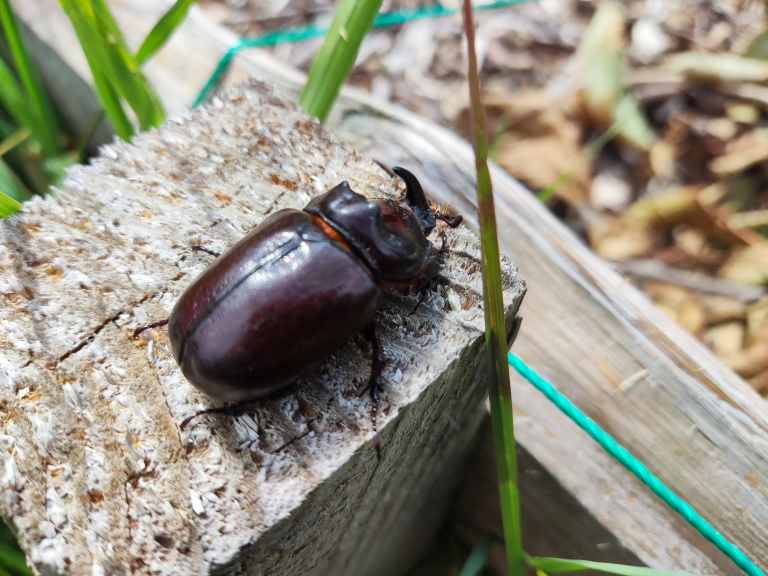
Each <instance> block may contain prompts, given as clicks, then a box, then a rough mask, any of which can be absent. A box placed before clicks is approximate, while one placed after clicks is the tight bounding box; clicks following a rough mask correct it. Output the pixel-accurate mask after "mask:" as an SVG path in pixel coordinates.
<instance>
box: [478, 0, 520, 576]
mask: <svg viewBox="0 0 768 576" xmlns="http://www.w3.org/2000/svg"><path fill="white" fill-rule="evenodd" d="M463 15H464V31H465V33H466V35H467V48H468V56H469V91H470V101H471V105H470V122H471V126H472V131H473V136H472V144H473V147H474V149H475V168H476V170H477V196H478V212H479V216H480V241H481V246H482V267H483V302H484V308H485V341H486V350H487V358H488V370H489V374H488V396H489V398H490V403H491V421H492V424H493V445H494V451H495V453H496V468H497V473H498V478H499V496H500V498H501V517H502V522H503V525H504V543H505V548H506V552H507V562H508V565H509V572H510V574H511V575H512V576H523V568H524V567H523V549H522V537H521V534H520V503H519V498H518V486H517V461H516V459H515V432H514V426H513V422H512V389H511V388H510V384H509V367H508V365H507V337H506V328H505V325H504V302H503V299H502V292H501V265H500V259H499V243H498V235H497V232H496V211H495V207H494V204H493V188H492V186H491V173H490V171H489V170H488V150H487V149H486V144H485V142H486V140H485V128H484V125H483V106H482V102H481V99H480V75H479V73H478V70H477V57H476V55H475V28H474V22H473V18H472V4H471V2H470V0H464V6H463Z"/></svg>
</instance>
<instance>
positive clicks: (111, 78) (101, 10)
mask: <svg viewBox="0 0 768 576" xmlns="http://www.w3.org/2000/svg"><path fill="white" fill-rule="evenodd" d="M59 4H61V6H62V8H63V9H64V11H65V12H66V14H67V16H68V17H69V19H70V21H71V22H72V25H73V27H74V28H75V32H76V34H77V37H78V39H79V41H80V44H81V45H82V47H83V52H84V53H85V56H86V59H87V60H88V65H89V66H90V68H91V72H92V73H93V75H94V77H95V76H97V75H100V76H101V78H102V81H103V82H102V83H103V84H107V85H109V86H111V91H112V93H113V96H116V98H115V97H113V98H112V102H111V104H114V102H115V101H120V100H124V101H125V102H127V103H128V105H129V106H130V107H131V108H132V109H133V111H134V112H135V113H136V117H137V118H138V119H139V126H140V127H141V128H142V129H146V128H149V127H150V126H157V125H159V124H160V122H162V119H163V116H164V114H163V110H162V106H161V105H160V101H159V99H158V98H157V95H156V94H155V93H154V91H153V90H152V88H151V87H150V86H149V83H148V82H147V81H146V78H145V77H144V75H143V74H142V73H141V70H140V69H139V65H138V63H137V62H136V61H135V60H134V59H133V57H132V56H131V54H130V53H129V52H128V49H127V48H126V46H125V42H124V41H123V39H122V35H121V34H120V31H119V30H118V29H117V26H116V24H115V23H114V20H113V19H112V17H111V15H110V14H109V12H108V10H107V9H106V7H105V6H104V5H103V4H100V3H99V2H98V1H97V0H94V2H93V3H89V2H87V1H86V0H59ZM97 90H98V92H99V96H100V97H103V96H104V94H105V91H104V87H103V86H102V87H101V88H99V87H98V86H97ZM104 105H105V110H106V112H107V114H108V115H109V117H110V119H111V120H113V124H114V125H115V128H116V129H117V126H118V125H119V124H124V122H122V121H121V120H115V118H116V116H114V115H113V114H114V113H115V112H116V110H115V109H114V107H113V110H112V111H110V110H109V109H108V108H107V102H104ZM121 136H122V134H121Z"/></svg>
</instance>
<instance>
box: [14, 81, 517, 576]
mask: <svg viewBox="0 0 768 576" xmlns="http://www.w3.org/2000/svg"><path fill="white" fill-rule="evenodd" d="M342 180H348V181H349V182H350V185H351V187H352V188H353V189H354V190H356V191H358V192H361V193H364V194H366V195H369V196H382V195H393V194H395V193H397V190H396V189H397V186H399V184H397V183H396V181H395V180H393V179H392V178H390V177H389V176H388V175H387V174H386V173H385V172H384V171H383V170H382V169H381V168H379V167H378V166H377V165H376V164H375V163H373V162H372V161H370V160H368V159H364V158H362V157H360V156H359V155H357V154H356V153H354V152H353V151H351V150H349V149H348V148H347V147H346V146H345V145H344V144H342V143H341V142H340V141H339V140H338V139H336V138H335V137H334V136H332V135H331V134H330V133H329V132H328V131H327V130H326V129H324V128H323V127H322V126H320V125H318V124H317V123H315V122H313V121H311V120H310V119H309V118H308V117H307V115H306V114H305V113H304V112H302V111H300V110H299V109H298V108H296V107H295V106H294V105H293V104H291V103H289V102H287V101H286V100H284V99H283V98H282V97H281V96H279V95H278V94H277V93H275V92H274V91H273V90H272V89H271V88H269V87H268V86H266V85H264V84H261V83H256V82H252V83H250V84H248V85H246V86H244V87H242V88H239V89H236V90H233V91H231V92H229V93H228V94H227V95H226V96H224V97H221V98H220V99H217V100H216V101H214V102H213V103H212V104H210V105H208V106H204V107H202V108H199V109H196V110H194V111H190V112H185V113H184V114H183V115H182V116H181V117H180V118H177V119H174V120H170V121H168V122H166V124H165V125H164V126H163V127H162V128H161V129H159V130H157V131H151V132H148V133H145V134H142V135H140V136H137V137H136V138H135V139H134V143H133V144H126V143H122V142H116V143H114V144H112V145H110V146H107V147H105V148H104V150H103V152H102V155H101V156H100V157H99V158H96V159H95V160H94V161H93V162H92V164H91V165H90V166H87V167H77V168H74V169H73V170H72V171H71V172H70V174H69V177H68V179H67V181H66V182H65V184H64V185H63V188H62V190H61V191H60V192H59V193H58V197H57V198H48V199H45V200H43V199H36V200H33V201H31V202H28V203H27V204H25V205H24V207H23V208H22V210H21V211H20V212H19V213H18V214H17V215H14V216H13V217H12V218H10V219H7V220H6V221H3V222H2V223H0V266H1V268H0V292H1V293H2V294H3V295H4V296H5V297H4V298H3V300H2V301H0V406H1V407H2V414H0V515H2V516H3V517H5V518H7V519H9V520H10V523H11V524H12V526H13V527H14V528H15V530H16V531H17V533H18V535H19V538H20V542H21V544H22V546H23V548H24V549H25V550H26V552H27V553H28V557H29V559H30V561H31V563H32V565H33V567H34V569H35V570H36V571H38V572H56V573H70V574H84V573H94V571H95V572H96V573H98V572H103V573H113V574H134V573H135V574H144V573H150V572H153V573H156V572H161V573H169V574H179V575H184V574H202V573H207V572H209V571H210V570H212V569H214V568H222V567H232V568H236V569H242V570H244V571H245V572H246V573H271V572H272V571H275V573H294V574H298V573H316V574H325V573H334V574H363V573H364V574H394V573H396V571H397V570H399V569H403V568H407V566H408V564H409V563H410V562H412V561H413V560H415V558H416V557H417V555H418V554H419V553H420V552H421V550H423V547H424V545H426V543H427V541H428V540H429V538H430V535H431V533H432V529H433V528H434V527H435V526H436V523H437V521H438V519H439V518H440V516H441V510H442V505H443V504H444V503H445V502H446V501H447V498H448V496H449V494H450V490H451V487H452V486H453V483H454V479H455V478H456V475H457V473H458V466H459V463H460V461H461V458H462V456H463V455H464V454H465V453H466V451H467V449H468V448H469V443H470V441H471V438H472V436H473V433H474V432H475V431H476V429H477V426H478V424H479V422H480V418H481V416H482V414H483V407H482V398H483V396H484V389H483V384H482V380H483V375H484V371H485V361H484V354H483V351H482V346H483V336H482V335H483V310H482V286H481V275H480V257H479V250H478V242H477V239H476V237H475V236H474V235H473V234H472V233H471V232H469V231H468V230H466V229H464V228H459V229H457V230H450V231H448V237H449V251H448V252H447V254H446V255H445V256H444V265H443V267H442V269H441V274H440V276H439V278H438V279H437V280H436V281H434V282H433V283H432V284H431V285H430V286H429V288H428V289H427V290H426V291H425V292H423V293H421V294H410V295H404V296H403V295H396V294H388V295H387V296H386V298H385V301H384V304H383V307H382V311H381V314H380V317H379V320H380V327H381V330H380V332H381V339H382V341H383V344H384V353H385V356H386V358H387V363H386V366H385V368H384V371H383V378H384V382H385V386H386V389H385V393H384V396H383V399H382V405H381V418H380V422H381V423H382V429H383V432H382V442H383V446H384V452H383V457H382V460H381V461H380V462H377V461H376V458H375V455H374V452H373V449H372V447H371V445H370V444H371V435H372V433H371V431H370V430H369V423H370V417H369V413H368V411H369V408H370V406H369V400H368V397H367V395H363V396H360V395H358V391H359V389H360V388H361V387H362V386H363V385H364V383H365V382H366V380H367V376H368V370H369V363H368V360H367V359H366V357H365V354H363V353H362V352H361V351H360V349H359V347H358V346H356V345H355V343H354V342H350V343H348V344H347V345H346V346H345V347H344V348H343V349H342V350H340V351H339V352H338V353H337V354H335V355H334V356H333V357H332V358H331V359H329V360H328V361H327V362H325V363H324V364H323V365H322V366H320V367H319V368H318V369H317V370H315V371H314V372H313V374H312V375H310V376H308V377H307V378H306V379H304V380H302V381H301V382H299V383H298V384H297V385H296V386H295V387H293V388H292V389H290V390H288V391H286V392H284V393H282V394H279V395H277V396H276V397H274V398H270V399H267V400H265V401H263V402H259V403H256V404H254V405H253V408H252V409H250V410H249V411H248V412H247V413H246V414H244V415H242V416H239V417H224V416H217V417H201V418H200V419H198V420H196V421H194V422H193V423H192V424H191V425H190V426H189V427H188V428H187V429H185V430H184V431H180V430H179V423H180V422H181V421H182V420H183V419H184V418H185V417H187V416H189V415H190V414H193V413H195V412H196V411H198V410H200V409H203V408H207V407H210V406H214V405H216V402H215V401H213V400H211V399H210V398H208V397H207V396H205V395H204V394H202V393H199V392H197V391H196V390H195V389H194V388H193V387H192V386H191V385H190V384H189V383H188V382H187V381H186V380H185V379H184V378H183V376H182V375H181V372H180V371H179V369H178V367H177V366H176V363H175V362H174V360H173V357H172V355H171V353H170V350H169V344H168V339H167V333H166V331H165V330H164V329H157V330H152V331H148V332H145V333H144V334H143V335H142V336H141V337H140V338H138V339H132V338H131V331H132V329H133V328H135V327H136V326H138V325H141V324H144V323H146V322H148V321H152V320H155V319H160V318H165V317H167V316H168V314H169V312H170V310H171V308H172V306H173V304H174V302H175V301H176V299H177V298H178V296H179V295H180V293H181V291H182V290H183V289H184V288H185V287H186V285H187V284H188V283H189V281H190V279H192V278H194V277H195V276H196V275H197V274H199V273H200V272H201V271H202V270H203V269H204V268H205V267H206V266H207V264H208V263H209V261H210V258H209V257H208V256H206V255H198V254H195V253H193V252H192V251H191V249H190V248H191V246H193V245H195V244H204V245H207V246H209V247H211V248H213V249H214V250H218V251H221V250H224V249H226V247H228V246H230V245H231V244H233V243H234V242H235V241H236V240H237V239H239V238H240V237H242V235H243V234H244V233H245V232H246V231H248V230H249V229H250V228H252V227H253V226H255V225H256V224H258V223H259V222H260V221H261V220H262V219H263V218H264V217H265V216H266V215H268V214H270V213H272V212H274V211H276V210H279V209H282V208H301V207H303V206H304V205H305V204H306V203H307V201H308V200H309V199H310V198H311V197H312V196H314V195H316V194H318V193H321V192H324V191H325V190H327V189H329V188H331V187H333V186H335V185H336V184H338V183H339V182H340V181H342ZM425 184H426V185H427V188H428V183H426V182H425ZM435 236H436V235H435ZM503 272H504V298H505V302H506V319H507V323H508V326H510V327H511V326H512V320H513V317H514V315H515V313H516V311H517V309H518V306H519V304H520V301H521V299H522V296H523V293H524V290H525V288H524V284H523V283H522V281H520V280H519V279H517V278H516V272H515V270H514V268H513V267H512V266H511V265H510V263H509V262H506V261H505V262H504V263H503ZM431 384H434V386H431ZM289 515H290V516H289ZM289 567H290V568H289Z"/></svg>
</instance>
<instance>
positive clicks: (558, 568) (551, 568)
mask: <svg viewBox="0 0 768 576" xmlns="http://www.w3.org/2000/svg"><path fill="white" fill-rule="evenodd" d="M526 563H527V564H528V565H529V566H531V567H532V568H533V569H534V570H543V571H545V572H572V571H574V570H599V571H600V572H610V573H611V574H619V575H621V576H697V575H696V574H695V573H693V572H679V571H676V570H656V569H655V568H646V567H644V566H627V565H625V564H610V563H607V562H591V561H589V560H565V559H563V558H542V557H527V558H526Z"/></svg>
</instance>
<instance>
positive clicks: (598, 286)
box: [20, 0, 768, 574]
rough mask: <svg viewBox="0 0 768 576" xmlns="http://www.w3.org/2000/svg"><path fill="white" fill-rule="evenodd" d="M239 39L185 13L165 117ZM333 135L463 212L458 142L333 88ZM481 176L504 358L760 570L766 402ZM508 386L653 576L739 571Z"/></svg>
mask: <svg viewBox="0 0 768 576" xmlns="http://www.w3.org/2000/svg"><path fill="white" fill-rule="evenodd" d="M22 4H25V5H24V6H20V9H22V11H23V12H24V13H26V14H27V15H26V16H25V18H26V19H27V21H28V22H29V23H30V25H31V26H33V27H34V28H35V29H36V30H37V31H38V33H39V34H41V35H42V36H44V37H46V38H48V39H49V40H50V41H51V42H55V43H58V44H59V45H60V46H61V47H62V50H61V52H62V54H65V55H67V58H68V60H70V61H72V60H74V57H72V58H70V56H69V53H71V52H73V50H72V49H71V48H69V45H68V44H67V40H66V33H65V32H64V31H63V28H62V24H61V20H60V17H59V16H57V14H56V11H55V8H56V5H55V2H53V0H35V2H28V3H22ZM111 5H112V6H114V8H115V10H116V15H117V17H118V20H119V21H120V22H121V23H124V28H125V30H126V31H127V32H128V33H129V34H131V35H132V36H133V41H134V42H138V41H140V39H141V38H142V37H143V35H144V34H145V33H146V31H147V30H148V29H149V28H150V27H151V25H152V23H153V22H154V21H155V20H156V18H157V17H158V15H159V14H160V13H161V12H162V10H163V8H162V7H161V6H160V5H159V3H156V2H148V1H142V2H139V1H135V0H131V1H130V2H128V1H127V0H126V1H125V2H118V1H115V2H111ZM41 6H44V8H40V7H41ZM236 42H237V38H236V36H235V35H234V34H231V33H229V32H228V31H226V30H224V29H222V28H221V27H219V26H217V25H215V24H212V23H211V22H209V21H207V20H206V19H205V18H204V16H203V15H202V14H201V12H200V11H198V10H194V9H193V10H192V12H191V14H190V18H189V19H188V20H187V21H186V22H185V24H184V26H183V27H182V29H181V30H180V31H179V32H178V33H177V34H176V36H174V38H173V39H172V40H171V42H170V43H169V45H168V46H167V47H166V48H164V50H163V51H162V53H161V54H159V56H158V58H157V59H156V60H155V61H153V62H151V63H150V64H149V66H148V68H147V72H148V74H149V76H150V78H151V80H152V81H153V83H155V85H156V86H158V88H159V89H160V91H161V93H163V94H164V96H165V97H166V101H165V102H166V105H167V106H168V108H169V109H170V110H172V111H174V110H179V109H181V108H182V107H183V106H185V105H188V104H189V103H190V102H191V101H192V100H193V99H194V97H195V96H196V95H197V93H198V91H199V89H200V88H201V87H202V86H203V84H204V83H205V81H206V80H207V79H208V77H209V75H210V73H211V72H212V70H213V68H214V67H215V64H216V63H217V62H218V60H219V58H220V57H221V55H222V54H223V53H224V52H225V51H226V50H227V49H228V48H229V47H230V46H232V45H234V44H235V43H236ZM190 54H194V57H190ZM74 64H75V66H76V67H77V63H74ZM80 69H81V70H82V67H81V68H80ZM249 75H253V76H256V77H259V78H263V79H267V80H269V81H271V82H274V83H276V84H278V85H280V86H281V87H282V88H283V89H284V90H286V91H288V92H290V91H294V92H295V91H296V90H297V89H298V87H299V86H300V85H301V82H302V77H301V75H300V74H297V73H296V72H295V71H292V70H290V69H289V68H288V67H287V66H285V65H284V64H282V63H280V62H277V61H275V60H274V59H273V58H271V57H270V56H268V55H266V54H264V53H261V52H259V51H258V50H254V49H251V50H247V51H244V52H242V53H241V55H239V56H238V57H236V58H235V61H234V63H233V66H232V69H231V72H230V75H229V76H228V79H227V81H228V82H237V81H241V80H242V79H243V78H245V77H247V76H249ZM329 124H330V125H331V126H332V127H333V129H334V130H335V131H336V133H338V134H339V135H341V137H342V138H343V139H345V140H346V141H347V142H350V143H351V144H353V145H354V146H355V147H356V148H357V149H359V150H365V151H366V152H367V154H369V155H370V156H372V157H375V158H377V159H379V160H381V161H382V162H385V163H404V164H406V165H409V166H416V165H420V166H421V170H422V171H423V174H424V175H425V178H424V181H425V183H427V187H428V189H429V191H430V193H432V194H433V195H435V196H436V197H439V198H440V199H441V200H444V201H450V202H451V203H453V204H454V206H455V207H457V208H458V209H459V210H462V211H464V214H465V215H471V214H472V210H473V205H474V204H473V200H472V194H473V181H474V178H473V176H472V174H473V160H472V157H471V151H470V150H469V147H468V146H467V145H466V144H465V143H464V142H462V141H460V140H459V139H458V138H457V137H456V136H455V135H453V134H451V133H450V132H448V131H447V130H444V129H441V128H439V127H437V126H435V125H434V124H432V123H430V122H426V121H424V120H423V119H421V118H419V117H417V116H415V115H413V114H410V113H408V112H407V111H404V110H403V109H402V108H399V107H396V106H392V105H390V104H388V103H385V102H373V101H371V100H370V98H369V96H368V95H365V94H362V93H360V92H358V91H355V90H346V91H344V92H343V93H342V97H341V99H340V101H339V103H338V105H337V107H336V109H335V113H334V115H333V117H332V118H331V119H330V120H329ZM420 173H421V172H420ZM492 175H493V179H494V184H495V187H496V191H497V202H498V203H497V214H498V216H499V219H500V222H501V227H500V240H501V243H502V249H503V250H504V251H505V252H506V253H507V254H508V255H510V256H511V257H512V258H513V259H514V260H515V261H516V263H517V264H518V265H519V266H520V269H521V271H522V274H523V275H524V276H525V277H526V279H527V281H528V284H529V287H530V291H529V294H528V296H527V298H526V303H525V305H524V307H523V310H524V316H525V321H524V324H523V329H522V331H521V335H520V337H519V338H518V342H517V344H516V345H515V350H516V352H517V353H518V354H520V355H521V356H522V357H523V358H524V359H525V360H526V361H528V362H530V364H531V365H532V366H533V367H534V368H535V369H536V370H538V371H539V372H541V373H542V374H543V375H544V376H545V377H547V378H549V379H550V380H552V381H553V382H554V383H555V384H556V385H557V386H558V388H560V389H561V390H563V391H564V392H565V393H566V394H567V395H568V396H569V397H570V398H571V399H573V400H574V401H575V402H576V403H577V404H578V405H579V406H580V407H581V408H582V409H584V410H585V411H586V412H587V413H588V414H589V415H590V416H592V417H593V418H595V419H596V420H597V421H598V422H599V423H600V424H602V425H603V426H605V427H606V428H607V429H608V430H609V431H610V432H611V433H612V434H614V435H615V436H616V437H617V438H618V439H619V440H620V441H621V442H622V443H623V444H624V445H625V446H626V447H627V448H629V450H630V451H631V452H633V453H634V454H635V455H637V456H638V457H640V458H641V459H642V460H643V461H644V462H646V463H647V464H648V465H649V467H650V468H651V469H652V470H653V471H654V472H655V473H657V474H658V475H659V476H660V477H661V478H662V479H663V480H664V481H666V482H667V483H668V484H669V485H670V486H672V487H673V488H674V489H675V490H676V491H677V492H678V493H679V494H680V495H682V496H684V497H685V498H686V499H688V500H689V501H690V502H691V504H692V505H693V506H694V507H696V508H697V509H698V510H699V511H700V512H701V513H702V515H703V516H704V517H705V518H707V519H708V520H710V521H711V522H712V523H713V524H714V525H715V527H716V528H717V529H719V530H720V531H721V532H722V533H723V534H724V535H726V536H727V537H728V538H730V539H732V540H733V541H734V542H735V543H736V544H737V545H739V546H740V547H742V549H744V550H745V551H746V552H747V553H748V554H749V555H750V556H751V557H752V558H753V559H754V560H755V561H756V562H757V563H758V564H759V565H760V566H761V567H762V568H763V569H768V496H767V495H768V466H766V464H765V462H766V456H767V455H768V408H767V407H766V404H765V402H764V401H763V400H762V399H761V398H760V397H759V396H758V395H757V394H756V393H755V392H754V391H753V390H752V389H751V388H750V387H749V386H747V385H746V384H745V383H744V382H742V381H741V380H740V379H739V378H738V377H737V376H735V375H734V374H733V373H732V372H731V371H730V370H728V369H727V368H725V367H724V366H723V365H722V364H721V363H720V362H719V361H718V360H717V359H716V358H714V357H713V355H712V354H710V353H709V352H708V351H707V350H706V349H705V348H704V347H703V346H702V345H701V344H700V343H699V342H697V341H695V340H694V339H693V338H692V337H691V336H690V335H689V334H687V333H685V332H684V331H683V330H682V329H681V328H680V327H679V326H677V325H675V324H674V323H673V322H671V321H670V320H668V319H667V318H666V317H665V316H664V315H663V314H661V313H660V312H659V311H657V310H656V309H655V308H654V307H653V306H652V304H651V303H650V302H649V301H648V300H647V299H646V298H645V297H644V296H642V295H641V294H640V293H638V292H637V291H636V290H635V289H633V288H632V287H631V286H630V285H629V283H628V282H626V281H625V280H624V279H623V278H622V277H621V276H620V275H619V274H617V273H616V272H615V271H614V270H612V269H611V267H610V266H609V265H607V264H606V263H605V262H603V261H601V260H600V259H599V258H597V257H595V256H594V255H593V254H592V253H591V252H589V250H588V249H586V248H585V247H584V246H582V245H581V243H580V242H579V241H578V239H576V238H575V237H574V236H573V235H572V234H571V233H569V232H568V231H567V230H566V229H564V228H563V226H562V225H561V224H560V223H559V222H557V221H556V220H555V219H554V218H553V217H552V216H551V215H550V214H548V213H547V211H546V210H545V209H544V208H543V207H542V206H541V205H540V204H539V203H538V202H537V201H536V200H535V199H534V198H533V197H531V195H530V194H529V193H528V192H527V191H526V190H524V189H523V188H522V187H521V186H519V185H518V184H517V183H516V182H514V181H513V180H512V179H511V178H509V176H507V175H506V174H504V173H503V172H502V171H501V170H498V169H493V171H492ZM513 381H514V386H515V402H516V406H517V409H518V411H519V414H518V416H519V417H518V421H517V433H518V439H519V442H520V443H521V444H522V445H523V446H524V447H525V448H526V450H528V452H529V453H530V454H532V455H533V456H534V457H535V458H536V460H538V462H539V463H541V464H542V465H543V466H544V467H545V468H546V470H547V471H548V472H549V473H550V474H552V476H553V477H554V478H556V479H557V480H558V481H559V482H560V484H561V486H563V487H565V488H566V489H567V490H569V491H570V493H571V494H572V495H573V496H575V497H576V498H577V500H578V501H579V502H581V503H582V504H583V505H584V507H585V508H586V509H588V510H589V512H590V513H591V515H592V516H593V517H594V518H597V519H599V520H600V522H602V524H603V525H604V526H605V527H606V528H607V529H608V531H609V532H610V533H611V534H613V535H614V536H615V537H616V538H617V539H618V541H619V542H620V543H621V544H623V545H624V546H626V547H627V548H628V549H629V550H631V551H632V553H633V554H635V555H636V556H637V557H638V558H640V559H641V560H642V561H643V562H645V563H647V564H649V565H651V566H655V567H659V568H678V569H688V570H697V571H702V572H711V573H729V574H737V573H739V571H738V570H737V569H735V568H734V567H733V566H732V565H731V564H730V562H729V561H728V560H727V559H724V558H723V556H722V555H721V554H719V553H718V552H717V551H714V550H713V549H712V546H711V545H710V544H709V543H707V542H704V541H703V539H702V538H700V537H699V536H698V535H697V534H695V533H693V532H692V530H691V529H689V528H688V527H687V526H686V525H685V524H684V523H683V521H682V520H680V519H679V518H678V517H677V516H676V515H675V514H674V513H672V512H670V511H668V510H667V509H666V508H664V506H663V505H662V504H660V503H659V502H658V500H656V499H655V497H653V496H652V495H650V494H649V493H648V491H647V490H645V489H644V488H643V487H642V486H641V485H639V483H638V482H637V481H636V480H634V478H633V477H631V476H630V475H629V474H628V473H626V472H624V471H623V470H622V469H621V468H620V467H619V466H618V465H617V464H615V463H614V462H613V461H611V460H610V459H609V458H608V457H606V456H605V455H604V454H603V453H602V452H601V450H600V449H599V448H598V447H596V446H595V445H594V443H592V442H591V441H590V440H589V439H587V438H586V437H585V435H584V434H582V433H581V432H579V431H578V430H575V429H574V426H573V425H572V424H570V422H568V421H567V420H566V419H565V417H563V416H561V415H559V413H557V411H556V409H554V408H552V406H550V405H549V404H548V403H547V401H546V400H544V399H543V398H542V397H541V395H540V394H538V393H537V392H536V391H535V390H533V389H531V388H530V386H529V385H527V384H525V383H522V382H520V380H519V378H516V377H515V378H514V379H513ZM530 497H531V498H536V497H542V495H541V494H538V493H537V494H531V495H530ZM549 513H550V512H549V511H547V514H549ZM574 532H575V533H574V534H573V536H574V537H578V536H579V535H580V533H579V532H578V531H574ZM550 543H551V542H550ZM594 544H597V543H594ZM594 544H593V545H594ZM531 551H532V552H536V553H541V554H553V553H556V550H551V549H534V550H531ZM588 552H589V550H585V553H588Z"/></svg>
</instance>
